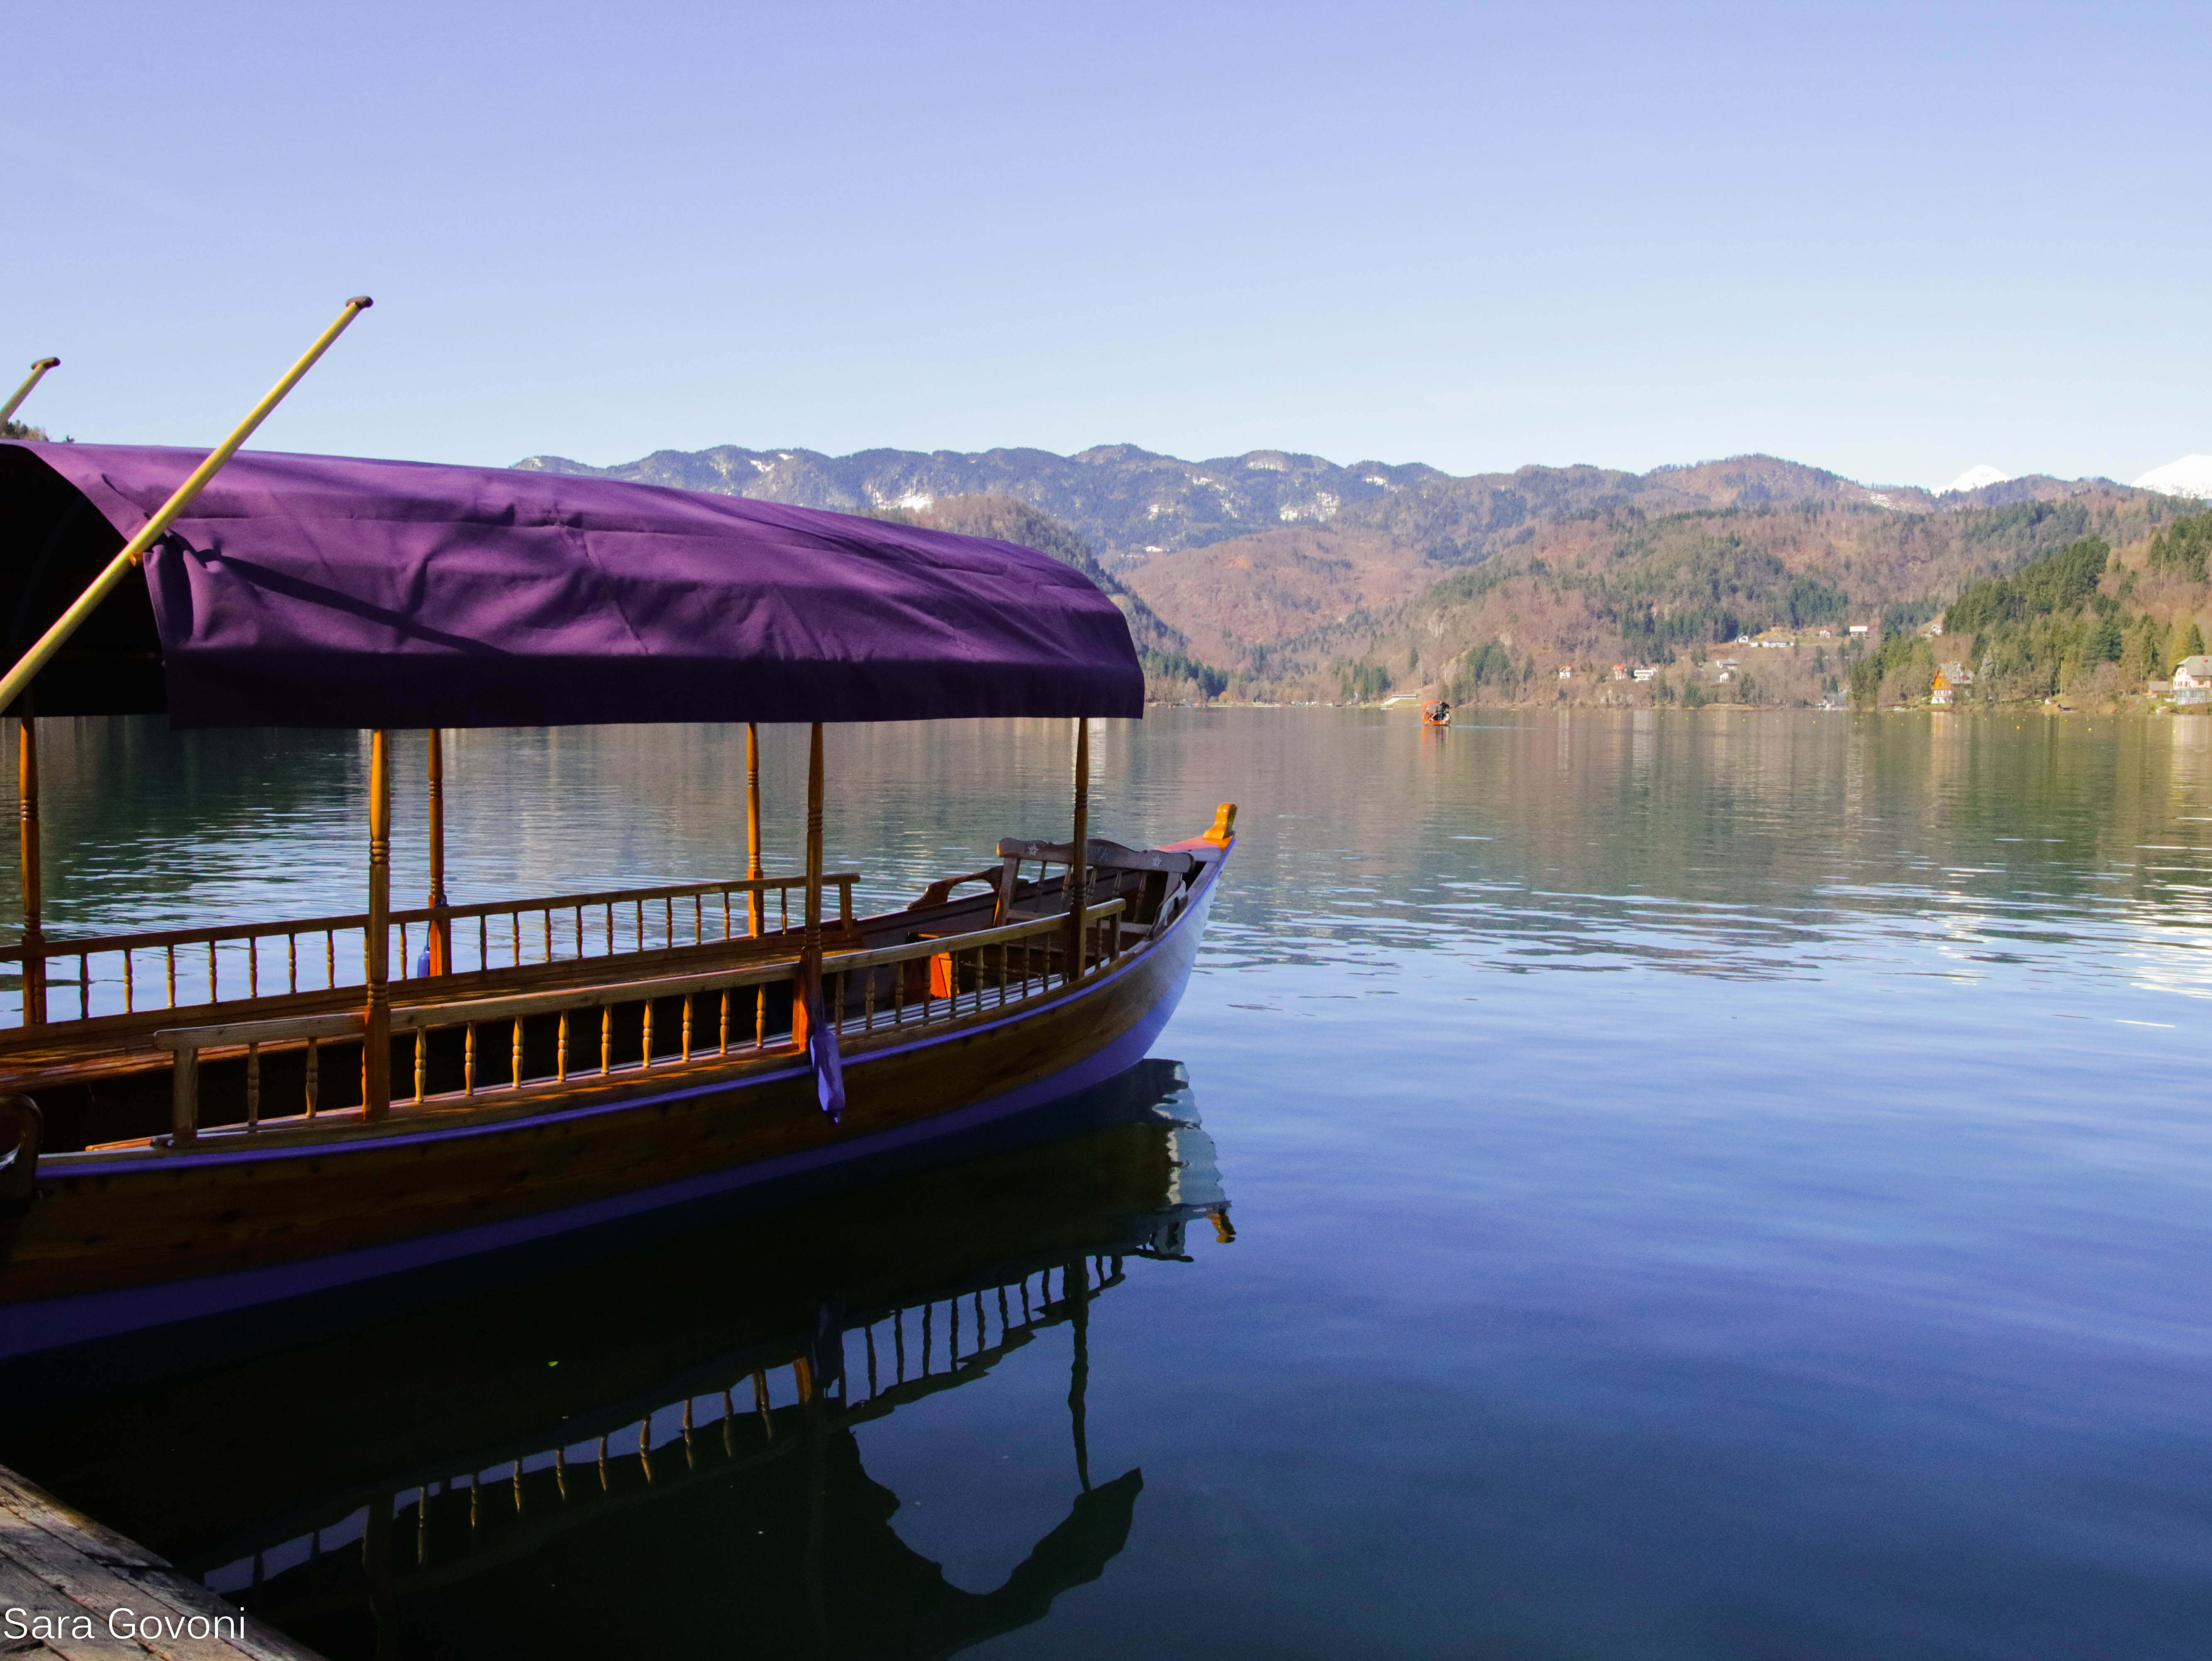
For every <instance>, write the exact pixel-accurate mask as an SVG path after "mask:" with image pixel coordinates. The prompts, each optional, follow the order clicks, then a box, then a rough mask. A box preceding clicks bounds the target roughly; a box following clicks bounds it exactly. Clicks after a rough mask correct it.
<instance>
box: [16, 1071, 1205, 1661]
mask: <svg viewBox="0 0 2212 1661" xmlns="http://www.w3.org/2000/svg"><path fill="white" fill-rule="evenodd" d="M1052 1123H1054V1125H1055V1126H1056V1127H1059V1128H1060V1129H1067V1128H1068V1127H1071V1126H1073V1127H1079V1128H1077V1129H1075V1131H1074V1134H1072V1135H1062V1136H1060V1138H1059V1139H1058V1140H1054V1141H1050V1142H1048V1143H1045V1144H1043V1145H1041V1146H1032V1147H1021V1148H1017V1149H1015V1150H1013V1151H1011V1152H1005V1153H995V1154H992V1155H990V1156H988V1157H986V1158H982V1159H975V1160H971V1161H969V1162H968V1163H966V1164H963V1165H957V1166H953V1167H951V1168H946V1169H939V1170H937V1171H930V1172H927V1173H924V1174H921V1175H918V1176H909V1177H901V1178H899V1179H896V1180H894V1181H890V1182H886V1183H878V1184H876V1185H873V1186H871V1187H868V1188H866V1189H859V1190H854V1191H849V1192H847V1193H844V1194H842V1195H839V1196H835V1197H833V1198H829V1199H825V1200H820V1201H817V1202H811V1203H808V1204H805V1205H801V1206H799V1207H796V1208H790V1209H786V1210H783V1211H780V1212H775V1213H773V1214H754V1215H750V1216H748V1217H745V1218H744V1219H741V1220H732V1221H726V1222H722V1223H720V1224H717V1225H715V1226H712V1227H710V1228H708V1229H706V1230H703V1231H701V1232H692V1233H688V1234H685V1235H684V1236H683V1237H681V1238H677V1239H673V1240H669V1241H665V1242H663V1243H661V1244H656V1245H654V1246H653V1247H651V1248H649V1249H646V1250H637V1251H635V1252H631V1253H629V1254H627V1255H624V1256H619V1257H614V1258H610V1259H608V1260H605V1261H603V1262H599V1263H597V1264H596V1265H593V1266H592V1267H590V1268H588V1269H584V1270H581V1271H575V1270H564V1271H563V1272H562V1273H560V1274H557V1275H549V1276H547V1277H545V1278H544V1279H543V1280H541V1281H538V1282H535V1283H532V1284H530V1285H526V1286H521V1287H503V1288H501V1289H500V1290H498V1291H496V1292H495V1293H487V1294H483V1295H477V1296H471V1297H470V1298H467V1299H463V1300H460V1301H457V1302H454V1303H452V1304H448V1305H445V1306H442V1307H440V1308H437V1309H435V1310H432V1311H428V1312H425V1313H421V1314H417V1315H414V1316H411V1317H407V1318H404V1319H400V1320H394V1321H391V1322H387V1323H384V1324H381V1325H379V1326H376V1327H374V1328H372V1329H368V1330H363V1331H360V1332H356V1333H354V1334H350V1335H347V1336H345V1337H343V1338H340V1339H335V1340H331V1341H328V1342H319V1343H316V1344H313V1345H310V1346H308V1347H306V1348H299V1349H295V1350H292V1351H289V1352H287V1353H284V1354H277V1355H275V1356H272V1357H270V1358H267V1359H264V1360H257V1361H254V1362H252V1363H249V1364H244V1365H240V1366H234V1367H228V1368H224V1369H221V1370H218V1371H216V1372H211V1373H205V1374H202V1375H199V1376H196V1377H193V1378H188V1379H185V1380H184V1381H182V1382H178V1383H173V1384H166V1385H163V1386H161V1387H158V1388H153V1389H149V1390H145V1391H143V1392H142V1393H140V1394H137V1395H135V1396H131V1397H130V1398H128V1399H125V1400H118V1401H109V1402H104V1403H102V1404H101V1405H100V1406H98V1407H96V1408H93V1409H87V1410H84V1411H81V1412H79V1413H76V1414H74V1415H64V1416H61V1417H59V1418H57V1419H55V1420H53V1421H50V1422H47V1423H46V1424H43V1425H40V1426H39V1427H36V1428H34V1429H30V1430H27V1431H26V1430H23V1429H21V1428H18V1429H16V1430H14V1431H11V1432H9V1433H8V1439H7V1440H6V1441H5V1442H4V1443H0V1462H4V1463H9V1464H11V1465H14V1466H15V1467H16V1468H18V1469H22V1470H24V1471H25V1472H26V1473H27V1474H28V1475H31V1476H33V1479H34V1480H36V1481H39V1482H42V1483H44V1484H45V1485H46V1486H47V1487H49V1488H52V1489H53V1490H55V1491H56V1492H57V1493H58V1494H62V1495H63V1496H64V1498H66V1499H68V1500H70V1501H71V1502H72V1503H74V1504H76V1505H78V1506H82V1507H83V1508H84V1509H86V1510H88V1511H89V1512H91V1513H92V1514H94V1515H95V1516H97V1517H99V1518H100V1519H101V1520H102V1521H104V1522H106V1523H108V1524H111V1525H112V1526H115V1527H117V1528H119V1529H121V1530H123V1531H124V1532H125V1533H126V1534H129V1535H131V1536H133V1537H134V1538H137V1539H138V1540H141V1541H143V1542H145V1543H147V1544H148V1545H150V1546H152V1547H153V1548H155V1550H157V1551H159V1552H161V1553H162V1554H164V1555H167V1556H168V1557H169V1558H170V1559H171V1560H172V1561H175V1562H176V1563H178V1564H179V1567H184V1568H186V1569H188V1570H189V1571H191V1572H192V1573H197V1574H200V1575H202V1576H203V1577H204V1578H205V1579H207V1581H208V1582H209V1584H210V1585H213V1586H215V1587H216V1589H217V1590H219V1591H222V1592H224V1593H225V1594H227V1595H228V1596H229V1597H232V1598H233V1599H234V1600H235V1601H237V1602H239V1603H242V1604H243V1605H244V1606H245V1607H246V1609H249V1610H252V1611H253V1612H254V1613H255V1614H257V1615H259V1616H261V1617H262V1618H263V1619H264V1620H266V1621H269V1622H270V1623H271V1624H273V1625H275V1626H276V1627H279V1628H282V1629H283V1630H285V1631H287V1632H289V1633H290V1634H293V1635H294V1636H295V1637H297V1638H299V1639H300V1640H301V1641H303V1642H305V1643H307V1644H309V1645H310V1646H313V1647H314V1648H316V1649H318V1650H319V1651H321V1652H323V1653H324V1654H325V1655H326V1656H328V1657H330V1658H331V1661H353V1658H356V1657H358V1658H370V1657H376V1658H385V1657H433V1656H438V1657H442V1656H467V1657H491V1656H500V1655H507V1654H513V1655H524V1654H527V1655H532V1656H537V1657H548V1656H562V1655H569V1654H575V1655H584V1654H589V1655H592V1656H594V1657H605V1656H607V1655H610V1654H617V1655H645V1654H661V1653H679V1652H690V1651H691V1650H693V1649H694V1648H696V1647H697V1646H702V1645H705V1644H709V1643H711V1644H714V1645H716V1646H727V1645H728V1644H729V1643H731V1642H732V1640H733V1638H735V1637H737V1636H739V1635H741V1636H742V1638H743V1640H744V1644H745V1646H747V1647H749V1648H750V1647H757V1648H759V1649H761V1650H763V1651H773V1652H781V1653H790V1654H800V1655H823V1656H884V1657H903V1656H915V1657H920V1656H939V1655H948V1654H951V1653H953V1652H957V1651H959V1650H962V1649H964V1648H966V1647H968V1646H971V1645H973V1644H975V1643H978V1642H981V1641H982V1640H985V1639H987V1638H990V1637H993V1636H995V1635H997V1634H1002V1633H1006V1632H1008V1631H1011V1630H1012V1629H1014V1628H1018V1627H1021V1626H1024V1625H1026V1624H1028V1623H1030V1622H1031V1621H1036V1620H1039V1619H1041V1618H1042V1616H1043V1615H1045V1614H1046V1612H1047V1611H1048V1609H1050V1608H1051V1605H1052V1602H1053V1599H1054V1597H1057V1596H1058V1595H1059V1594H1060V1592H1062V1591H1066V1590H1067V1589H1068V1588H1070V1587H1073V1586H1076V1585H1082V1584H1084V1583H1085V1582H1087V1581H1091V1580H1095V1579H1097V1578H1098V1577H1099V1576H1100V1575H1101V1574H1102V1573H1104V1572H1105V1571H1106V1568H1107V1566H1108V1565H1109V1563H1110V1562H1111V1561H1113V1559H1114V1558H1115V1555H1117V1554H1119V1553H1120V1551H1121V1548H1122V1546H1123V1544H1124V1542H1126V1541H1127V1537H1128V1535H1129V1530H1130V1528H1131V1525H1132V1522H1133V1515H1134V1511H1135V1506H1136V1502H1137V1499H1138V1495H1139V1493H1140V1492H1141V1490H1142V1488H1143V1487H1144V1479H1143V1476H1142V1475H1141V1473H1140V1472H1139V1471H1137V1470H1135V1469H1130V1470H1127V1471H1124V1472H1121V1474H1119V1475H1114V1476H1112V1478H1111V1480H1105V1481H1100V1482H1096V1483H1095V1484H1094V1482H1093V1481H1092V1472H1091V1449H1090V1448H1089V1447H1088V1445H1087V1439H1086V1436H1085V1416H1084V1414H1085V1390H1086V1387H1087V1372H1088V1357H1087V1344H1086V1340H1087V1329H1088V1323H1089V1320H1090V1312H1091V1310H1090V1306H1091V1303H1092V1302H1093V1301H1095V1300H1096V1299H1099V1298H1101V1297H1103V1296H1104V1295H1106V1294H1107V1293H1109V1292H1111V1291H1112V1290H1113V1289H1114V1288H1115V1287H1119V1286H1121V1284H1122V1283H1123V1282H1124V1281H1125V1279H1126V1277H1127V1275H1128V1274H1129V1272H1130V1267H1131V1264H1132V1262H1133V1260H1139V1259H1153V1260H1168V1261H1182V1262H1188V1261H1189V1260H1188V1257H1187V1256H1185V1254H1184V1250H1183V1247H1184V1236H1185V1229H1186V1226H1187V1225H1188V1223H1189V1222H1190V1221H1192V1220H1203V1221H1204V1224H1205V1230H1204V1232H1206V1234H1207V1235H1209V1236H1210V1237H1211V1238H1218V1239H1221V1240H1224V1241H1225V1240H1227V1239H1229V1238H1231V1229H1230V1225H1229V1220H1228V1204H1227V1202H1226V1200H1225V1198H1224V1196H1223V1195H1222V1193H1221V1189H1220V1186H1219V1182H1218V1177H1217V1176H1216V1175H1215V1172H1214V1168H1213V1151H1212V1143H1211V1141H1209V1139H1208V1138H1207V1137H1206V1135H1205V1133H1204V1132H1203V1131H1202V1130H1200V1129H1199V1128H1198V1125H1197V1116H1196V1113H1195V1111H1194V1109H1193V1107H1192V1104H1191V1098H1190V1092H1189V1089H1188V1083H1187V1081H1186V1080H1185V1079H1184V1077H1183V1074H1182V1068H1181V1067H1180V1065H1179V1064H1177V1063H1175V1062H1158V1061H1152V1062H1144V1063H1141V1064H1140V1065H1139V1066H1138V1067H1136V1068H1133V1069H1131V1071H1130V1072H1129V1073H1127V1074H1123V1075H1122V1076H1121V1078H1120V1079H1119V1080H1115V1081H1114V1082H1113V1083H1112V1084H1110V1085H1109V1086H1105V1087H1103V1088H1102V1089H1101V1090H1099V1091H1097V1092H1091V1094H1090V1095H1089V1096H1087V1097H1085V1098H1078V1099H1076V1100H1075V1101H1073V1102H1071V1103H1069V1104H1063V1105H1062V1107H1061V1109H1060V1110H1055V1111H1054V1114H1053V1116H1052ZM1054 1327H1066V1328H1067V1329H1069V1333H1068V1337H1069V1342H1070V1346H1071V1350H1072V1366H1071V1372H1070V1379H1069V1388H1068V1395H1067V1412H1068V1415H1069V1427H1068V1435H1069V1447H1068V1467H1067V1488H1068V1495H1069V1498H1068V1505H1067V1510H1066V1516H1065V1518H1064V1520H1062V1521H1060V1523H1059V1524H1057V1525H1056V1526H1054V1527H1053V1528H1051V1529H1050V1530H1049V1531H1048V1532H1046V1533H1045V1534H1044V1535H1043V1536H1042V1538H1040V1539H1038V1540H1037V1541H1036V1544H1035V1546H1034V1548H1032V1549H1031V1550H1030V1552H1029V1554H1028V1555H1027V1557H1026V1558H1025V1559H1024V1561H1021V1562H1020V1563H1018V1565H1015V1566H1013V1567H1012V1568H1011V1570H1010V1572H1008V1573H1006V1577H1005V1579H1004V1581H1003V1583H1002V1584H1000V1585H998V1586H997V1587H995V1588H994V1589H993V1590H990V1591H980V1592H971V1591H963V1590H962V1589H960V1588H959V1587H957V1586H955V1585H952V1584H951V1582H949V1581H948V1580H947V1579H946V1578H945V1573H944V1572H943V1570H942V1569H941V1568H940V1567H939V1565H938V1564H936V1563H935V1562H933V1561H930V1560H929V1559H928V1558H927V1557H924V1556H923V1555H921V1554H920V1553H918V1552H916V1551H915V1550H914V1549H913V1548H910V1547H909V1546H908V1545H907V1544H906V1542H904V1541H903V1540H902V1539H901V1538H900V1536H899V1535H898V1533H897V1532H896V1530H895V1529H894V1528H893V1526H892V1518H893V1515H894V1513H896V1512H897V1510H898V1508H899V1505H900V1501H899V1498H898V1496H897V1495H896V1494H893V1493H892V1492H891V1491H890V1489H889V1488H885V1487H884V1486H882V1485H881V1484H879V1483H878V1482H875V1481H874V1480H872V1478H871V1477H870V1476H869V1475H868V1473H867V1471H866V1469H865V1467H864V1465H863V1463H862V1458H861V1450H860V1443H859V1441H858V1440H857V1439H856V1438H855V1435H854V1431H855V1429H856V1428H857V1427H860V1426H863V1425H866V1424H868V1423H869V1422H871V1421H877V1420H881V1419H884V1418H885V1417H886V1416H888V1415H892V1414H895V1413H896V1412H898V1411H899V1410H900V1409H902V1408H907V1407H909V1406H911V1405H913V1404H914V1403H916V1402H921V1400H923V1399H924V1398H926V1397H928V1396H933V1395H935V1394H938V1393H939V1392H941V1391H945V1390H953V1389H957V1388H958V1387H960V1386H963V1385H965V1384H975V1383H977V1382H979V1381H981V1379H983V1378H985V1377H986V1376H987V1374H989V1373H990V1372H991V1371H992V1370H993V1368H994V1366H997V1365H998V1363H999V1362H1000V1361H1001V1360H1004V1359H1006V1357H1008V1356H1009V1355H1011V1354H1013V1353H1015V1352H1016V1351H1018V1350H1020V1349H1022V1348H1024V1347H1026V1346H1028V1345H1030V1344H1032V1343H1033V1342H1036V1341H1037V1339H1038V1337H1039V1335H1040V1334H1042V1333H1043V1332H1044V1331H1045V1330H1046V1329H1049V1328H1054Z"/></svg>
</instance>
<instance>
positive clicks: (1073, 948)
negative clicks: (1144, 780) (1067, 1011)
mask: <svg viewBox="0 0 2212 1661" xmlns="http://www.w3.org/2000/svg"><path fill="white" fill-rule="evenodd" d="M1090 841H1091V723H1090V722H1089V721H1086V720H1085V719H1084V718H1083V717H1081V716H1077V717H1076V721H1075V836H1074V838H1073V843H1072V845H1071V847H1070V849H1069V859H1070V861H1071V862H1070V864H1069V865H1068V867H1067V978H1068V980H1069V981H1070V982H1071V983H1073V982H1075V981H1079V980H1081V979H1082V978H1083V947H1084V943H1085V934H1084V928H1083V910H1084V908H1085V906H1087V905H1089V904H1091V860H1090V853H1091V848H1090Z"/></svg>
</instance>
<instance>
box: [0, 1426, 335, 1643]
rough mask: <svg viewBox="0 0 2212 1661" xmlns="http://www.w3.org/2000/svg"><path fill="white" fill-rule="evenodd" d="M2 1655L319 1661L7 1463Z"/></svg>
mask: <svg viewBox="0 0 2212 1661" xmlns="http://www.w3.org/2000/svg"><path fill="white" fill-rule="evenodd" d="M0 1655H4V1656H7V1657H9V1658H10V1661H15V1658H25V1661H32V1658H35V1661H46V1658H49V1657H52V1658H58V1661H139V1658H143V1657H146V1656H159V1657H161V1658H162V1661H242V1658H248V1657H250V1658H252V1661H319V1658H318V1657H317V1656H316V1655H315V1653H314V1652H313V1651H312V1650H307V1649H303V1648H301V1646H299V1645H297V1644H295V1643H294V1642H293V1641H292V1640H290V1639H289V1638H287V1637H285V1636H284V1635H283V1634H281V1633H278V1632H274V1631H272V1630H270V1628H267V1627H264V1626H263V1625H261V1624H260V1623H259V1622H258V1621H255V1620H254V1619H253V1618H252V1616H250V1615H243V1614H241V1613H240V1611H239V1610H238V1609H237V1608H236V1607H234V1605H232V1604H230V1603H226V1602H225V1601H224V1600H223V1599H222V1598H221V1597H218V1596H216V1594H215V1593H214V1592H212V1591H209V1590H208V1589H207V1588H206V1587H205V1586H204V1585H200V1583H199V1582H198V1581H197V1580H194V1579H191V1578H190V1577H189V1576H186V1575H183V1574H179V1573H177V1571H176V1570H174V1569H173V1568H171V1567H169V1565H168V1564H167V1562H165V1561H162V1560H161V1558H159V1557H156V1556H155V1555H154V1554H153V1553H152V1552H150V1551H148V1550H147V1549H146V1548H144V1547H143V1546H141V1545H137V1544H135V1543H134V1542H131V1541H129V1540H126V1539H125V1538H124V1537H123V1536H121V1535H119V1534H118V1533H116V1532H115V1531H114V1530H112V1529H108V1528H103V1527H102V1526H101V1525H100V1524H98V1523H95V1522H94V1521H93V1520H92V1518H89V1517H87V1516H84V1515H83V1514H82V1512H76V1511H73V1510H71V1509H70V1507H69V1506H65V1505H64V1504H62V1502H61V1501H60V1500H57V1499H55V1498H54V1497H53V1496H52V1494H48V1493H46V1491H45V1490H44V1489H42V1488H39V1487H38V1486H36V1485H35V1484H33V1483H32V1482H27V1481H26V1480H25V1479H24V1478H22V1477H21V1476H18V1475H16V1474H15V1472H14V1471H12V1470H9V1469H6V1468H5V1467H4V1466H0Z"/></svg>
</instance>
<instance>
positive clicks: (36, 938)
mask: <svg viewBox="0 0 2212 1661" xmlns="http://www.w3.org/2000/svg"><path fill="white" fill-rule="evenodd" d="M15 709H16V719H17V723H18V725H19V727H20V729H21V736H20V737H19V738H18V739H17V740H16V745H15V802H16V816H17V819H18V822H19V824H20V827H21V837H22V852H23V1025H26V1026H43V1025H46V950H45V947H46V940H45V937H44V936H43V934H41V933H40V911H41V910H42V909H43V908H44V906H45V904H46V897H45V881H44V879H43V877H42V876H41V873H40V868H39V720H38V717H37V716H36V715H33V713H32V710H31V695H30V694H29V693H28V692H26V693H24V694H23V696H22V698H21V701H20V702H19V703H17V704H16V706H15Z"/></svg>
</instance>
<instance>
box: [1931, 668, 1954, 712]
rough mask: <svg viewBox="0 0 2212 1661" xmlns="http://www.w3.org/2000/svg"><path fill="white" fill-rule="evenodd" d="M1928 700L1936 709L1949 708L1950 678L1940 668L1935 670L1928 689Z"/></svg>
mask: <svg viewBox="0 0 2212 1661" xmlns="http://www.w3.org/2000/svg"><path fill="white" fill-rule="evenodd" d="M1928 702H1929V704H1930V705H1932V706H1933V707H1934V708H1936V709H1948V708H1950V705H1951V679H1950V677H1949V676H1948V675H1946V674H1945V673H1944V672H1942V670H1941V669H1938V670H1937V671H1936V679H1935V681H1934V683H1933V684H1931V685H1930V686H1929V689H1928Z"/></svg>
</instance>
